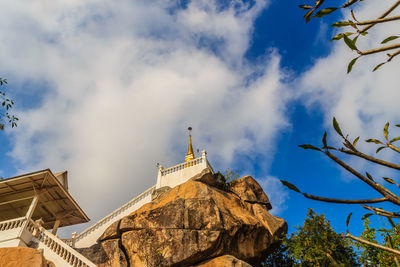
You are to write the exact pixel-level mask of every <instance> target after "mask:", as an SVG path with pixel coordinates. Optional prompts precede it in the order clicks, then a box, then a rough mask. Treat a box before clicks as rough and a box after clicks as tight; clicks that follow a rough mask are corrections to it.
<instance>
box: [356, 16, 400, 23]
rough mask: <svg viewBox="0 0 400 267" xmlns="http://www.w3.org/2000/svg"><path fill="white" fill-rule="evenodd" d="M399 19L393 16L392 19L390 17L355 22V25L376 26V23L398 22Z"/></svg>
mask: <svg viewBox="0 0 400 267" xmlns="http://www.w3.org/2000/svg"><path fill="white" fill-rule="evenodd" d="M399 19H400V16H394V17H390V18H382V19H374V20H365V21H360V22H356V23H355V24H356V25H369V24H378V23H384V22H389V21H395V20H399Z"/></svg>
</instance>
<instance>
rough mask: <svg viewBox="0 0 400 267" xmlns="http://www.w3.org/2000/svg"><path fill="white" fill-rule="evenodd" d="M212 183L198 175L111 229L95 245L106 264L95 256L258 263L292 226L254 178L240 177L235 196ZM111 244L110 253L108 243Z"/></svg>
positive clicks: (135, 261) (137, 262)
mask: <svg viewBox="0 0 400 267" xmlns="http://www.w3.org/2000/svg"><path fill="white" fill-rule="evenodd" d="M209 174H210V173H203V175H205V176H207V177H208V176H209ZM209 179H211V178H210V177H208V178H204V179H203V178H202V177H197V178H196V179H191V180H189V181H188V182H186V183H184V184H181V185H179V186H176V187H174V188H172V189H171V190H169V191H166V192H164V193H163V194H162V195H160V196H159V197H158V198H156V199H154V200H153V201H152V202H150V203H148V204H146V205H144V206H142V207H141V208H140V209H138V210H136V211H135V212H133V213H132V214H130V215H129V216H126V217H124V218H123V219H122V220H121V221H120V222H119V223H117V224H113V225H111V226H110V227H109V228H108V229H107V230H106V231H105V233H104V234H103V236H102V237H101V238H100V239H99V241H100V242H101V244H99V245H98V246H97V247H92V252H91V253H92V254H96V250H97V251H99V252H98V253H99V255H100V256H98V257H99V258H100V259H101V260H93V257H89V258H90V259H92V260H93V261H94V262H95V263H99V262H100V261H104V263H103V264H105V262H110V260H108V259H111V258H112V259H116V258H117V256H118V255H121V254H118V253H122V254H124V255H125V256H126V260H127V261H128V262H129V264H130V266H191V265H195V264H199V263H201V262H204V261H205V260H208V259H211V258H217V257H219V256H223V255H231V256H232V257H236V258H237V259H240V260H242V261H245V262H248V263H250V264H256V263H257V262H259V259H260V257H261V256H262V255H264V254H265V253H266V251H268V248H269V247H270V246H271V245H272V244H273V243H274V242H276V237H277V236H280V235H282V234H285V233H286V231H287V225H286V222H285V221H284V220H283V219H280V218H277V217H274V216H272V215H271V214H269V213H268V210H267V207H266V205H265V203H269V200H268V197H267V196H266V195H265V193H264V192H263V191H262V189H261V187H260V186H259V185H258V183H257V182H256V181H255V180H254V179H253V178H251V177H244V178H242V179H240V180H239V182H238V183H237V184H236V185H235V188H234V190H232V191H233V192H229V191H224V190H221V189H219V188H217V187H214V186H212V185H209V184H208V182H209V181H208V180H209ZM205 181H207V183H206V182H205ZM210 181H211V180H210ZM260 203H261V204H260ZM111 241H112V242H114V243H113V244H114V245H113V246H112V245H107V246H108V247H107V249H109V250H107V249H106V248H105V247H104V244H107V242H111ZM115 242H120V243H115ZM115 244H119V246H116V245H115ZM113 249H115V251H117V252H113V251H112V250H113ZM107 251H108V252H107ZM118 251H119V252H118ZM82 253H83V252H82ZM83 254H85V253H83ZM89 254H90V253H89ZM85 255H87V254H85ZM106 257H107V260H106V261H105V258H106ZM216 261H223V259H222V258H221V259H218V260H217V259H216ZM115 262H117V261H116V260H115ZM118 264H120V263H118ZM227 264H228V263H227ZM232 264H233V261H232ZM99 266H100V265H99ZM101 266H124V265H121V264H120V265H101ZM210 266H211V265H210ZM214 266H219V265H214ZM221 266H224V265H221ZM227 266H235V265H227ZM238 266H242V265H238ZM243 266H246V265H243Z"/></svg>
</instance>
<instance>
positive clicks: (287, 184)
mask: <svg viewBox="0 0 400 267" xmlns="http://www.w3.org/2000/svg"><path fill="white" fill-rule="evenodd" d="M280 181H281V183H282V184H283V185H284V186H286V187H287V188H289V189H290V190H293V191H296V192H297V193H301V192H300V190H299V189H298V188H297V187H296V186H295V185H294V184H291V183H289V182H288V181H284V180H280Z"/></svg>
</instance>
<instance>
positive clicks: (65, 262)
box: [26, 220, 96, 267]
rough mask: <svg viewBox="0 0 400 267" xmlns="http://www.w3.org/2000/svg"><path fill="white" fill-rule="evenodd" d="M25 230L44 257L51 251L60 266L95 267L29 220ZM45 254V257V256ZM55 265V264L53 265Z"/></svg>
mask: <svg viewBox="0 0 400 267" xmlns="http://www.w3.org/2000/svg"><path fill="white" fill-rule="evenodd" d="M26 229H27V230H28V231H29V232H30V233H31V234H32V235H33V236H34V237H35V238H36V239H37V240H38V241H39V248H43V252H44V256H45V257H46V256H48V255H49V251H47V249H48V250H50V251H52V252H53V253H54V254H56V255H57V256H58V258H57V259H56V261H57V262H58V260H61V262H62V263H61V264H62V266H74V267H92V266H93V267H95V266H96V265H95V264H94V263H93V262H91V261H90V260H88V259H87V258H86V257H85V256H83V255H82V254H80V253H79V252H77V251H76V250H75V249H73V248H71V247H70V246H68V245H67V244H65V243H64V242H63V241H62V240H61V239H59V238H58V237H56V236H55V235H53V234H51V233H50V232H48V231H47V230H46V229H44V228H43V227H41V226H40V225H37V224H36V223H35V222H34V221H32V220H30V221H29V222H28V225H27V227H26ZM46 254H47V255H46ZM47 258H48V260H53V261H54V259H52V258H51V257H49V256H48V257H47ZM55 264H56V265H57V263H55ZM57 266H58V265H57Z"/></svg>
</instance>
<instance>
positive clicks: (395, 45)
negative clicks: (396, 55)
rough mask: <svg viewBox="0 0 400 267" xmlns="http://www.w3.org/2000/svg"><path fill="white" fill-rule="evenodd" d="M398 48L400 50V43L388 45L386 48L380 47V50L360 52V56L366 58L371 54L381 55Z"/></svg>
mask: <svg viewBox="0 0 400 267" xmlns="http://www.w3.org/2000/svg"><path fill="white" fill-rule="evenodd" d="M397 48H400V43H398V44H392V45H388V46H384V47H380V48H374V49H371V50H366V51H360V52H359V54H360V55H362V56H365V55H371V54H375V53H380V52H384V51H388V50H392V49H397Z"/></svg>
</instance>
